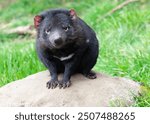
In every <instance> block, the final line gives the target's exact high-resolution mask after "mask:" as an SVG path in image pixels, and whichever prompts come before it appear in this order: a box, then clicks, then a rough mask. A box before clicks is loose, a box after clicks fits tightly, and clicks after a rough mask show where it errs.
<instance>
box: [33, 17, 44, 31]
mask: <svg viewBox="0 0 150 124" xmlns="http://www.w3.org/2000/svg"><path fill="white" fill-rule="evenodd" d="M42 20H43V17H42V16H40V15H36V16H35V17H34V27H35V28H36V29H37V28H38V27H39V25H40V23H41V21H42Z"/></svg>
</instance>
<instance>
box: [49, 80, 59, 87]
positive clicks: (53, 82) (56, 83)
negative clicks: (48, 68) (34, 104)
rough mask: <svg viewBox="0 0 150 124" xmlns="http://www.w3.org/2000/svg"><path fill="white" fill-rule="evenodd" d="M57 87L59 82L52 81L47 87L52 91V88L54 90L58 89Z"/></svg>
mask: <svg viewBox="0 0 150 124" xmlns="http://www.w3.org/2000/svg"><path fill="white" fill-rule="evenodd" d="M57 85H58V80H50V81H48V82H47V84H46V87H47V88H48V89H50V88H51V89H54V88H56V86H57Z"/></svg>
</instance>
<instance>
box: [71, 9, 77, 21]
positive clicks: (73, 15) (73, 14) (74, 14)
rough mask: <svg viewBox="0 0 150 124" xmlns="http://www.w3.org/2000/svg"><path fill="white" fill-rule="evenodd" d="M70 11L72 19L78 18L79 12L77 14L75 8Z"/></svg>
mask: <svg viewBox="0 0 150 124" xmlns="http://www.w3.org/2000/svg"><path fill="white" fill-rule="evenodd" d="M69 13H70V16H71V18H72V19H76V18H77V14H76V12H75V10H74V9H71V10H70V11H69Z"/></svg>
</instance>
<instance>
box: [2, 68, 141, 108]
mask: <svg viewBox="0 0 150 124" xmlns="http://www.w3.org/2000/svg"><path fill="white" fill-rule="evenodd" d="M61 77H62V75H60V76H59V79H61ZM48 80H50V76H49V73H48V71H43V72H39V73H37V74H34V75H31V76H28V77H26V78H24V79H21V80H18V81H14V82H11V83H9V84H7V85H5V86H3V87H1V88H0V106H6V107H8V106H13V107H14V106H21V107H22V106H25V107H26V106H35V107H38V106H39V107H43V106H46V107H49V106H51V107H63V106H67V107H100V106H101V107H102V106H103V107H107V106H132V105H133V104H134V102H135V101H134V96H137V95H138V93H139V92H140V85H139V84H138V83H137V82H134V81H132V80H129V79H126V78H118V77H110V76H106V75H104V74H100V73H97V79H93V80H91V79H87V78H85V77H84V76H82V75H80V74H77V75H74V76H72V78H71V81H72V85H71V86H70V87H69V88H66V89H59V88H58V87H57V88H55V89H47V88H46V82H47V81H48Z"/></svg>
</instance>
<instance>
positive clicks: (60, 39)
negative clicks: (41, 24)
mask: <svg viewBox="0 0 150 124" xmlns="http://www.w3.org/2000/svg"><path fill="white" fill-rule="evenodd" d="M54 42H55V44H56V45H60V44H62V42H63V40H62V38H58V39H55V40H54Z"/></svg>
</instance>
